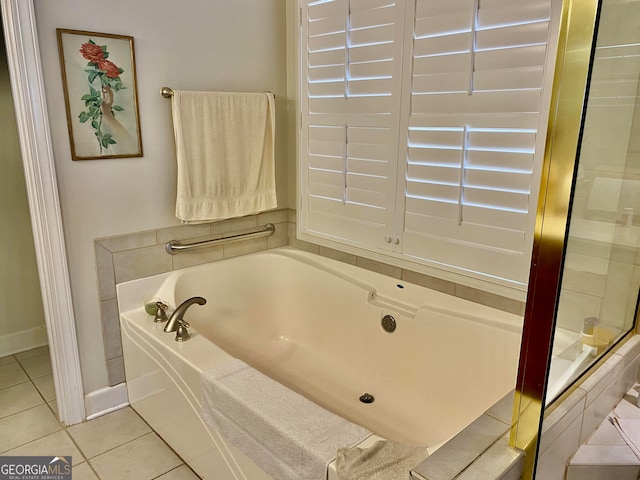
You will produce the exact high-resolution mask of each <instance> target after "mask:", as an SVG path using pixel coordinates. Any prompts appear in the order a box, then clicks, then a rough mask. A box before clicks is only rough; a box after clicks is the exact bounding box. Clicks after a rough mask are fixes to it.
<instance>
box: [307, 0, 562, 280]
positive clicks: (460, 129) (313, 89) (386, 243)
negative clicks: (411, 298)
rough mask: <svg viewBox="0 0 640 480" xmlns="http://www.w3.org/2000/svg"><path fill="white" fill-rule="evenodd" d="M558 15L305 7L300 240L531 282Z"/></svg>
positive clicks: (532, 10)
mask: <svg viewBox="0 0 640 480" xmlns="http://www.w3.org/2000/svg"><path fill="white" fill-rule="evenodd" d="M551 13H552V4H551V0H527V1H522V0H448V1H446V2H443V1H439V0H412V1H406V2H405V1H400V0H398V1H392V0H318V1H306V2H304V3H303V4H302V8H301V40H302V42H301V52H302V69H301V72H302V82H301V92H302V94H301V98H300V104H301V109H302V132H301V162H300V194H301V205H300V208H299V210H300V218H299V232H300V233H301V234H302V237H303V238H305V235H309V236H311V237H313V238H316V239H323V240H325V241H327V242H337V243H340V244H343V245H349V246H351V247H357V248H363V249H366V250H369V251H373V252H378V253H379V254H385V255H388V256H389V257H390V258H396V259H402V260H404V261H410V262H413V263H415V264H417V265H425V266H428V267H431V268H437V269H440V270H446V271H449V272H457V273H461V274H464V275H467V276H471V277H476V278H477V277H481V278H485V279H491V281H493V282H496V283H502V284H507V285H520V286H522V285H524V284H526V281H527V276H528V269H529V259H530V251H531V245H532V230H533V222H534V220H535V218H534V217H535V208H536V203H535V202H536V200H537V198H536V197H537V188H538V185H537V182H538V173H539V172H538V170H539V166H540V164H541V161H542V154H543V152H542V149H543V146H544V136H545V133H546V132H545V128H546V121H547V115H548V102H549V100H548V94H547V91H548V90H549V88H548V87H549V85H548V83H549V82H548V78H547V79H546V78H545V65H547V64H548V63H549V62H551V61H552V60H553V58H550V57H553V55H549V50H550V49H549V48H548V43H549V38H550V32H551V28H550V19H551ZM548 70H549V71H552V69H548ZM545 80H547V82H545ZM316 241H317V240H316ZM431 273H433V272H431Z"/></svg>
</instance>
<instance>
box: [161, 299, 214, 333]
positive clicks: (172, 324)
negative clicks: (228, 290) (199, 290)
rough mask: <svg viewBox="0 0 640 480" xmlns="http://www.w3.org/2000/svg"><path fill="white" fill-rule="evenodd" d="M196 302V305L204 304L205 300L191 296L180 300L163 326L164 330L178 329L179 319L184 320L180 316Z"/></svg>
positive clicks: (168, 331) (172, 330)
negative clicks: (182, 300)
mask: <svg viewBox="0 0 640 480" xmlns="http://www.w3.org/2000/svg"><path fill="white" fill-rule="evenodd" d="M194 303H197V304H198V305H204V304H205V303H207V300H206V299H204V298H202V297H191V298H188V299H186V300H185V301H184V302H182V303H181V304H180V305H178V307H177V308H176V309H175V311H174V312H173V313H172V314H171V316H170V317H169V321H168V322H167V324H166V325H165V326H164V331H165V332H167V333H170V332H175V331H176V330H177V329H178V324H179V320H184V319H183V318H182V317H183V316H184V314H185V313H186V311H187V309H188V308H189V307H190V306H191V305H193V304H194Z"/></svg>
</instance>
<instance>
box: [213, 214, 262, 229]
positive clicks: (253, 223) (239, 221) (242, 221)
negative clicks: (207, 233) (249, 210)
mask: <svg viewBox="0 0 640 480" xmlns="http://www.w3.org/2000/svg"><path fill="white" fill-rule="evenodd" d="M257 226H258V217H257V215H251V216H248V217H240V218H231V219H229V220H222V221H220V222H216V223H213V224H212V225H211V233H230V232H236V231H238V230H245V229H248V228H255V227H257Z"/></svg>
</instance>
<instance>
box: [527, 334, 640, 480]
mask: <svg viewBox="0 0 640 480" xmlns="http://www.w3.org/2000/svg"><path fill="white" fill-rule="evenodd" d="M639 366H640V335H634V336H632V337H631V338H630V339H629V340H627V341H626V342H625V343H624V344H623V345H622V346H620V347H619V348H618V349H617V350H616V351H615V353H613V354H612V355H611V356H610V357H609V358H607V359H606V360H605V361H604V362H602V364H601V365H599V367H598V368H597V370H595V371H594V372H593V373H592V374H591V375H590V376H589V377H588V378H587V379H586V380H584V382H582V383H581V384H580V385H579V386H578V387H577V388H576V389H575V390H574V391H573V392H571V393H570V394H569V395H567V396H566V397H565V398H563V399H562V400H561V402H560V403H559V404H558V405H555V404H554V405H553V406H552V408H550V409H549V412H548V413H547V414H546V415H545V418H544V421H543V424H542V436H541V437H540V445H539V448H538V451H539V453H538V469H537V478H541V479H544V480H565V474H566V471H567V465H568V463H569V460H570V459H571V458H572V457H573V455H574V453H575V452H576V451H577V450H578V448H579V446H580V445H582V444H584V443H585V442H587V440H588V439H589V438H590V437H591V435H592V434H593V432H594V431H595V430H596V429H597V428H598V426H600V425H601V424H602V422H603V421H604V420H605V418H606V417H607V415H609V413H610V412H611V411H612V410H613V409H614V408H615V406H616V405H617V404H618V403H619V402H620V401H621V400H622V398H623V397H624V395H625V393H626V392H628V391H629V390H630V389H631V387H632V386H633V385H634V384H635V383H636V382H637V381H638V367H639ZM585 478H592V477H585ZM610 478H614V477H610ZM615 478H618V477H615ZM621 478H622V477H621ZM625 478H626V477H625ZM634 478H637V476H636V477H634Z"/></svg>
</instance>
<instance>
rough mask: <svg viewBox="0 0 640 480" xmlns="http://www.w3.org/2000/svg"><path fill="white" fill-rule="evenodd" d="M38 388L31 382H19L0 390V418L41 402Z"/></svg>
mask: <svg viewBox="0 0 640 480" xmlns="http://www.w3.org/2000/svg"><path fill="white" fill-rule="evenodd" d="M43 403H44V401H43V400H42V397H41V396H40V394H39V393H38V390H36V388H35V387H34V386H33V385H32V383H31V382H25V383H20V384H18V385H14V386H13V387H9V388H4V389H2V390H0V418H3V417H8V416H9V415H13V414H14V413H18V412H22V411H23V410H28V409H30V408H33V407H35V406H38V405H41V404H43Z"/></svg>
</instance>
